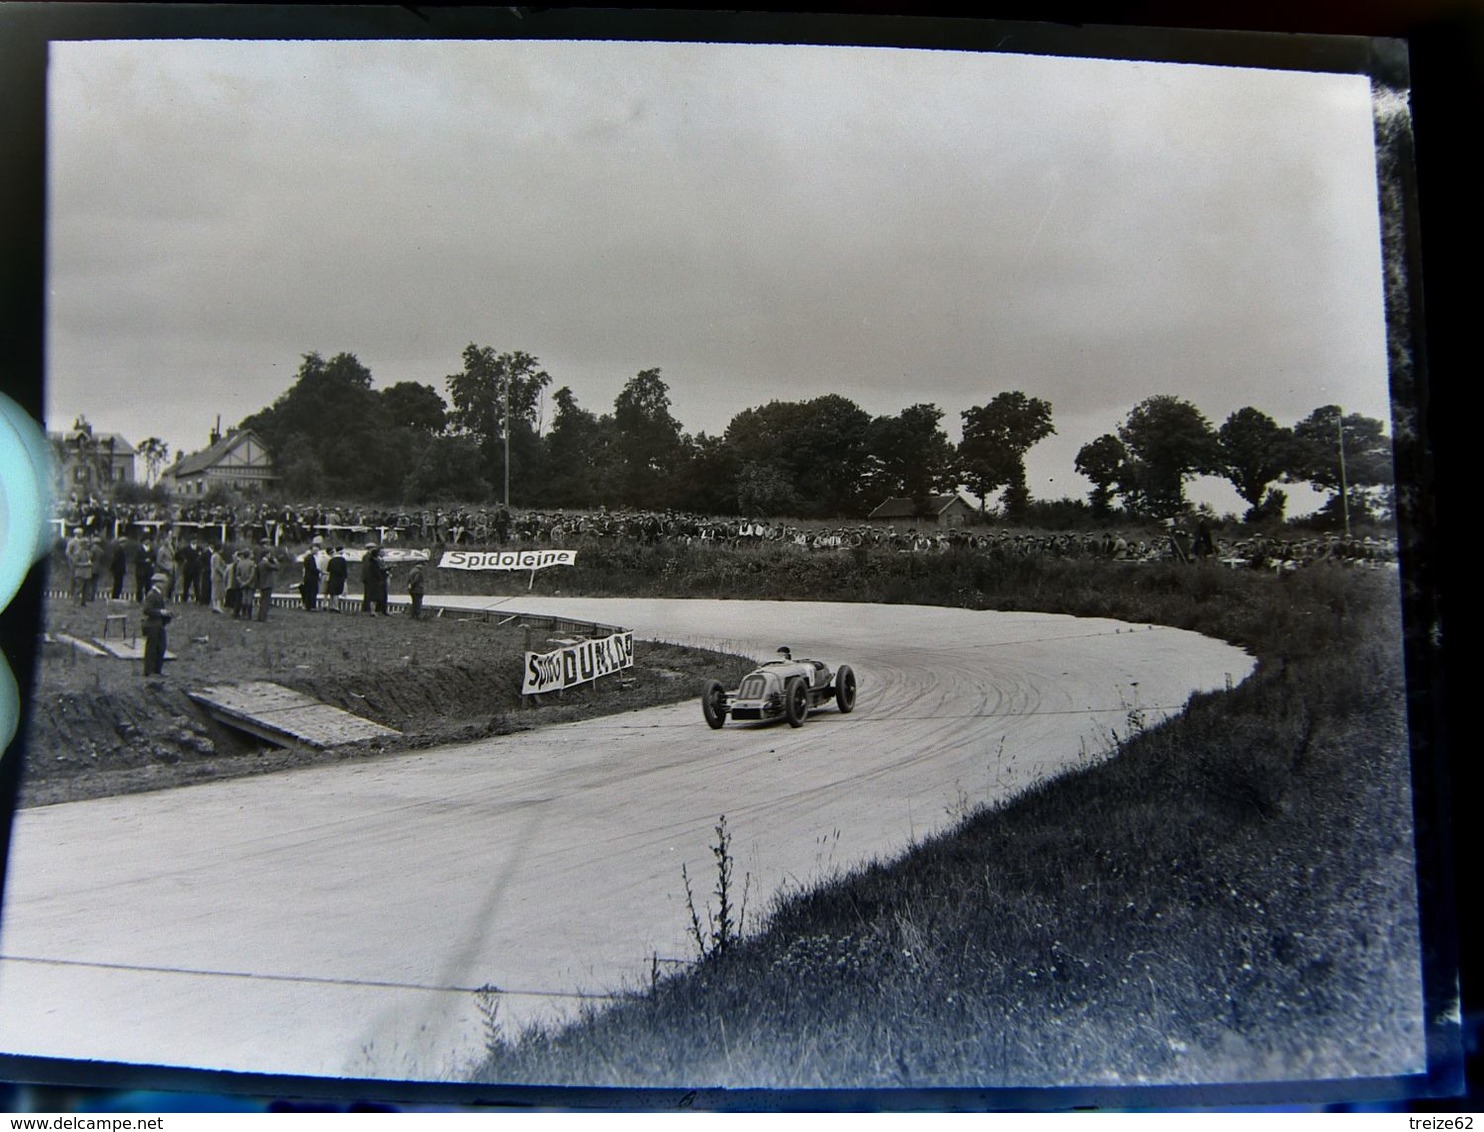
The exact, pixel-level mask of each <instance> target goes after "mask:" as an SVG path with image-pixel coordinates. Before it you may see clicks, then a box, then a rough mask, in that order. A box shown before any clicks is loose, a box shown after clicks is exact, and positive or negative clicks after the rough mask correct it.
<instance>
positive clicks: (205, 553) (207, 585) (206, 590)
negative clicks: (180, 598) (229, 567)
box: [196, 539, 213, 606]
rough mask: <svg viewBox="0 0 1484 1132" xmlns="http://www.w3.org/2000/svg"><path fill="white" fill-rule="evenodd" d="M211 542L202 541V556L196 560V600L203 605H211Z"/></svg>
mask: <svg viewBox="0 0 1484 1132" xmlns="http://www.w3.org/2000/svg"><path fill="white" fill-rule="evenodd" d="M211 553H212V547H211V543H209V542H207V541H205V540H204V539H203V540H202V541H201V549H200V557H199V558H198V560H197V562H196V600H197V601H198V602H199V603H200V604H202V605H208V606H209V605H210V604H211V602H212V600H213V599H212V596H211Z"/></svg>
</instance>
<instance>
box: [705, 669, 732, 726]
mask: <svg viewBox="0 0 1484 1132" xmlns="http://www.w3.org/2000/svg"><path fill="white" fill-rule="evenodd" d="M701 714H702V715H704V716H705V717H706V722H707V723H708V724H710V725H711V729H712V730H713V731H714V730H716V729H717V728H719V727H721V726H722V725H723V724H724V723H726V721H727V693H726V689H725V688H723V687H722V686H721V684H720V683H719V682H718V681H716V680H713V681H711V683H709V684H707V685H706V690H705V691H704V692H703V693H702V694H701Z"/></svg>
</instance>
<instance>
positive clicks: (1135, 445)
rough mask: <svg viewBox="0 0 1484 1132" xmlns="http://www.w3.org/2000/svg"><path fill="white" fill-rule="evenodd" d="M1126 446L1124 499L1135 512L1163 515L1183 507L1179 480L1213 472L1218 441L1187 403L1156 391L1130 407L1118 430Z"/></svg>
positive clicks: (1217, 461)
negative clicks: (1127, 457) (1135, 509)
mask: <svg viewBox="0 0 1484 1132" xmlns="http://www.w3.org/2000/svg"><path fill="white" fill-rule="evenodd" d="M1118 438H1119V439H1120V440H1122V441H1123V444H1124V447H1125V448H1126V449H1127V450H1128V455H1129V459H1128V463H1127V467H1126V469H1125V471H1126V476H1127V478H1126V479H1125V480H1124V481H1123V482H1122V487H1123V489H1124V497H1125V499H1126V500H1130V501H1131V502H1133V504H1134V506H1135V507H1137V509H1138V510H1140V511H1143V512H1145V513H1147V514H1150V515H1154V516H1157V517H1159V518H1168V517H1169V516H1171V515H1174V514H1176V513H1177V512H1179V511H1182V510H1183V509H1184V508H1185V482H1186V481H1187V480H1189V479H1190V478H1191V477H1193V476H1196V475H1199V474H1203V473H1208V472H1213V471H1217V470H1219V468H1220V466H1221V454H1220V444H1219V442H1218V441H1217V439H1216V433H1215V432H1214V431H1213V430H1212V428H1211V424H1210V422H1209V421H1207V420H1206V418H1205V415H1204V414H1203V413H1202V412H1201V411H1200V410H1199V409H1197V408H1196V407H1195V406H1194V405H1192V404H1191V403H1190V402H1189V401H1183V400H1181V399H1180V398H1179V397H1172V396H1170V395H1169V394H1158V395H1156V396H1154V397H1149V398H1146V399H1145V400H1143V401H1141V402H1139V404H1137V405H1135V406H1134V408H1133V410H1132V411H1131V412H1130V413H1129V415H1128V419H1127V420H1126V421H1124V423H1123V424H1122V425H1120V426H1119V428H1118Z"/></svg>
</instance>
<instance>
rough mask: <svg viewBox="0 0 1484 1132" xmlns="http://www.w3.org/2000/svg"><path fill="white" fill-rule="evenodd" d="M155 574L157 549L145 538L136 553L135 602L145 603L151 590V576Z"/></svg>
mask: <svg viewBox="0 0 1484 1132" xmlns="http://www.w3.org/2000/svg"><path fill="white" fill-rule="evenodd" d="M154 572H155V548H154V547H153V546H152V545H151V544H150V541H149V539H148V538H147V537H146V538H143V539H141V540H140V542H139V546H138V548H137V549H136V550H135V551H134V600H135V601H143V600H144V595H145V593H146V592H147V591H148V590H149V579H150V575H152V574H153V573H154Z"/></svg>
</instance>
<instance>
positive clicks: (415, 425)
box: [381, 381, 448, 434]
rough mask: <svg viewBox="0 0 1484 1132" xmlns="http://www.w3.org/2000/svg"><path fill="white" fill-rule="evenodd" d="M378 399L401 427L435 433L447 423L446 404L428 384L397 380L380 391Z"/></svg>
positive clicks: (394, 422) (390, 416) (440, 430)
mask: <svg viewBox="0 0 1484 1132" xmlns="http://www.w3.org/2000/svg"><path fill="white" fill-rule="evenodd" d="M381 402H382V405H383V407H384V408H385V409H386V413H387V416H388V417H389V418H390V419H391V421H392V423H393V424H395V425H398V426H400V427H402V428H411V429H418V430H420V431H422V432H430V433H435V434H436V433H440V432H442V431H443V429H444V426H445V425H446V424H447V423H448V406H447V405H446V404H445V403H444V401H443V398H442V397H440V396H438V391H437V390H436V389H434V388H433V387H432V386H431V385H422V384H420V383H419V382H416V381H399V382H397V384H396V385H391V386H388V387H387V388H385V389H383V390H382V391H381Z"/></svg>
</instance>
